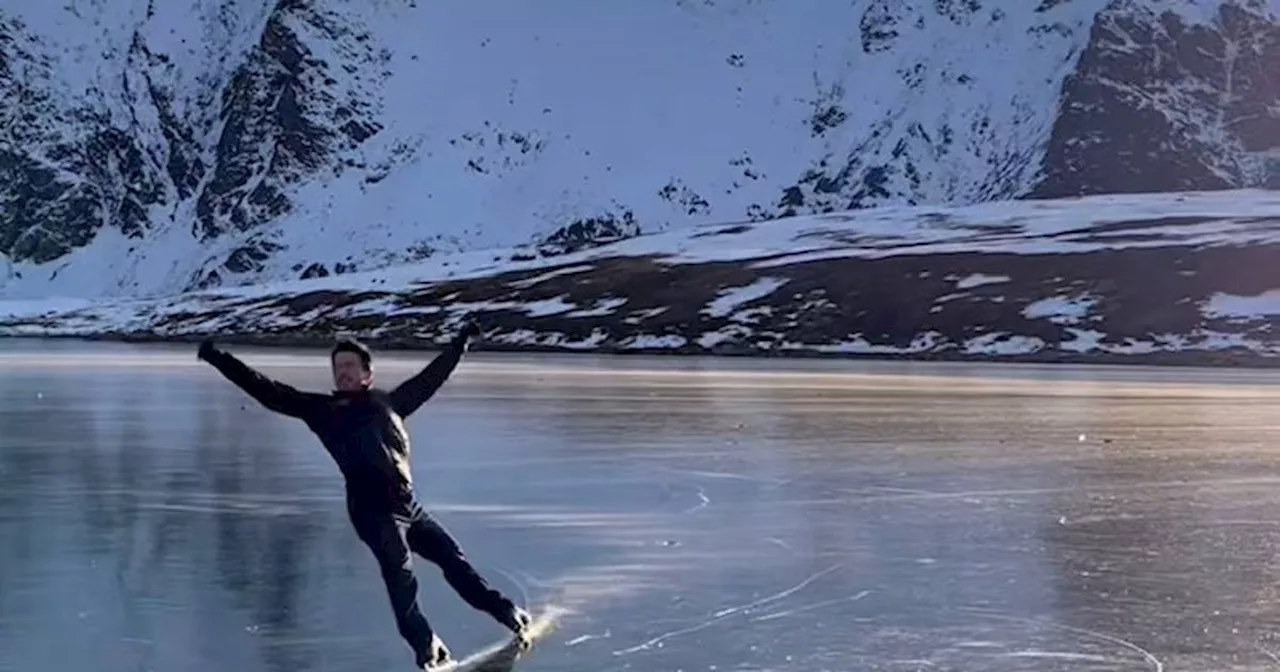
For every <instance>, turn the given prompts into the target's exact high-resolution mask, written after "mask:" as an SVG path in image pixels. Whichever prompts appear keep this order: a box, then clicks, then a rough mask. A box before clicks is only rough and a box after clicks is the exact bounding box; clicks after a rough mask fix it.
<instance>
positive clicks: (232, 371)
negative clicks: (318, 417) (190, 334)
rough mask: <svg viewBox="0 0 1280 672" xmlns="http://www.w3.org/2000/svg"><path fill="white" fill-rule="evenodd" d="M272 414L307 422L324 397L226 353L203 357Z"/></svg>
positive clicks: (219, 352) (217, 351) (217, 350)
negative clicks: (280, 379) (269, 374)
mask: <svg viewBox="0 0 1280 672" xmlns="http://www.w3.org/2000/svg"><path fill="white" fill-rule="evenodd" d="M201 358H202V359H204V360H205V361H207V362H209V363H210V364H212V365H213V368H215V369H217V370H218V372H219V373H221V374H222V375H223V376H225V377H226V379H227V380H229V381H231V382H232V383H235V384H236V386H237V387H239V388H240V389H242V390H244V391H245V392H247V393H248V394H249V396H251V397H253V398H254V399H255V400H257V402H258V403H260V404H262V405H263V406H264V407H266V408H267V409H268V410H271V411H275V412H276V413H280V414H282V415H287V416H289V417H291V418H298V419H300V420H305V419H307V418H308V417H310V416H311V415H312V414H313V413H314V412H315V411H316V409H318V408H319V407H320V404H321V402H322V401H323V399H324V395H319V394H314V393H309V392H302V391H300V390H298V389H296V388H293V387H291V386H289V385H286V384H284V383H281V382H279V381H275V380H272V379H270V378H268V377H266V376H264V375H262V374H261V373H258V372H257V371H255V370H253V369H252V368H250V367H249V366H248V365H247V364H245V363H244V362H242V361H240V360H239V359H236V357H235V356H234V355H232V354H231V353H229V352H226V351H224V350H219V349H216V348H214V349H211V350H210V351H209V352H208V353H207V354H205V355H203V356H202V357H201Z"/></svg>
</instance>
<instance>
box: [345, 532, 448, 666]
mask: <svg viewBox="0 0 1280 672" xmlns="http://www.w3.org/2000/svg"><path fill="white" fill-rule="evenodd" d="M354 522H355V527H356V534H358V535H359V536H360V540H361V541H363V542H364V543H365V544H366V545H368V546H369V550H371V551H373V555H374V557H375V558H377V560H378V569H379V570H381V572H382V580H383V582H384V583H385V584H386V588H387V596H388V597H390V598H391V611H392V613H393V614H394V616H395V619H396V629H397V630H399V631H400V636H401V637H403V638H404V641H405V642H406V643H408V644H409V647H410V648H411V649H413V654H414V657H415V662H416V663H417V665H418V667H420V668H421V667H424V666H426V665H427V664H428V663H430V664H438V663H439V662H442V661H438V660H435V659H434V658H435V657H436V656H435V655H434V654H435V653H436V652H434V651H433V650H432V649H433V646H432V643H433V642H432V640H433V639H434V634H433V633H432V631H431V625H430V624H429V623H428V622H427V618H426V617H425V616H423V615H422V610H421V609H419V608H418V580H417V578H415V577H414V575H413V558H412V556H410V555H409V546H408V543H407V541H406V539H405V529H404V525H403V524H402V523H397V522H396V521H395V520H394V519H393V518H391V517H389V516H388V517H386V518H369V519H359V520H356V521H354ZM446 653H447V650H446Z"/></svg>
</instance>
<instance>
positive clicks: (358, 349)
mask: <svg viewBox="0 0 1280 672" xmlns="http://www.w3.org/2000/svg"><path fill="white" fill-rule="evenodd" d="M339 352H354V353H356V356H358V357H359V358H360V361H361V362H363V363H364V370H365V371H369V370H371V369H372V367H373V353H372V352H369V348H368V347H366V346H365V344H364V343H361V342H360V341H357V340H355V339H354V338H344V339H341V340H339V341H338V342H337V343H335V344H334V346H333V350H330V351H329V361H330V362H332V361H333V358H334V357H337V356H338V353H339Z"/></svg>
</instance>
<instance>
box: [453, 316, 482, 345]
mask: <svg viewBox="0 0 1280 672" xmlns="http://www.w3.org/2000/svg"><path fill="white" fill-rule="evenodd" d="M479 335H480V325H478V324H476V323H475V322H474V321H473V320H471V319H469V318H468V319H466V320H463V322H462V327H461V328H460V329H458V335H457V336H454V337H453V346H454V347H456V348H458V349H460V350H466V349H467V345H468V344H469V343H470V341H471V339H473V338H475V337H476V336H479Z"/></svg>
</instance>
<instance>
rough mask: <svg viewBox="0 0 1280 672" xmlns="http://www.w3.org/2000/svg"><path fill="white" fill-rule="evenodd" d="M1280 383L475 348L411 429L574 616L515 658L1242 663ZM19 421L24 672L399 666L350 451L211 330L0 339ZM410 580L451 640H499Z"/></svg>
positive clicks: (673, 664) (1115, 665) (5, 461)
mask: <svg viewBox="0 0 1280 672" xmlns="http://www.w3.org/2000/svg"><path fill="white" fill-rule="evenodd" d="M238 352H239V353H240V354H241V355H243V356H244V357H245V359H246V360H247V361H248V362H249V363H251V364H254V365H256V366H260V367H262V369H263V370H264V371H266V372H267V373H269V374H271V375H273V376H276V377H278V378H280V379H282V380H285V381H287V382H290V383H293V384H296V385H299V386H301V387H304V388H308V389H323V386H324V385H325V380H324V373H325V370H324V362H323V355H322V354H321V353H318V352H287V351H281V350H271V351H262V350H253V349H243V350H239V351H238ZM423 363H424V360H423V359H421V358H410V357H402V356H395V357H392V356H385V357H382V358H380V360H379V370H378V371H379V376H380V377H381V379H382V381H383V382H385V383H387V384H391V383H394V382H395V381H397V380H399V379H401V378H403V377H405V376H408V375H410V374H411V373H412V372H413V371H414V370H415V369H416V367H417V366H419V365H421V364H423ZM1277 383H1280V373H1270V372H1251V371H1244V370H1230V371H1196V370H1185V369H1181V370H1169V369H1163V370H1162V369H1143V368H1126V367H1109V368H1106V369H1101V370H1099V369H1090V368H1078V367H1071V366H1062V365H1053V366H989V365H988V366H977V365H936V364H911V363H858V364H852V363H837V362H829V361H823V362H813V361H788V362H784V363H779V362H777V361H749V360H732V361H722V360H721V361H718V360H700V359H685V358H682V359H679V360H671V359H667V358H656V359H655V358H641V357H636V358H624V359H621V360H618V359H603V358H601V359H596V358H591V357H574V358H564V357H561V358H555V357H539V358H529V357H512V356H492V357H479V356H477V357H473V358H470V359H468V360H467V362H465V363H464V364H463V365H462V367H461V368H460V369H459V371H458V373H457V374H456V377H455V378H454V380H452V381H451V382H450V383H449V384H448V385H447V386H446V387H445V388H444V389H443V390H442V392H441V393H440V395H439V396H438V397H437V398H435V399H433V400H432V401H431V402H430V403H429V404H428V405H427V406H426V407H424V409H423V410H422V411H420V412H419V413H418V414H417V415H415V416H414V417H413V418H411V420H410V422H409V426H410V429H411V431H412V432H413V433H414V436H415V437H416V440H417V443H416V445H415V452H414V462H415V466H416V475H417V483H418V487H419V489H420V492H421V497H422V499H423V500H424V502H425V503H426V504H427V505H428V506H429V507H430V508H431V510H432V511H433V512H435V513H436V515H437V516H438V517H439V518H440V519H441V520H442V521H443V522H444V523H445V524H446V525H448V527H449V528H450V529H451V530H452V532H453V533H454V534H455V535H456V536H457V537H458V538H459V540H460V541H461V543H462V544H463V546H464V548H465V549H466V550H467V552H468V553H469V555H470V556H471V558H472V559H473V560H474V561H475V562H476V563H477V566H478V569H479V570H480V571H481V572H482V573H484V574H485V575H486V576H487V577H490V579H491V580H492V582H493V584H494V585H495V586H497V587H498V588H499V589H501V590H503V591H506V592H509V593H511V594H512V595H514V596H516V597H518V598H519V599H521V600H529V601H532V602H534V603H544V602H547V601H554V602H556V603H559V604H561V605H563V606H565V607H568V608H571V609H573V610H574V611H575V613H573V614H570V615H569V616H568V617H567V618H566V619H565V620H564V621H563V623H562V626H561V628H560V629H559V630H558V631H557V632H555V633H553V634H552V635H551V636H550V637H548V638H547V639H546V640H544V641H543V642H542V643H541V644H540V646H539V650H538V651H537V652H536V653H535V654H534V655H533V656H531V657H530V658H528V659H526V660H525V661H522V662H521V664H520V669H523V670H529V671H530V672H536V671H537V670H546V671H551V670H566V671H568V670H573V671H575V672H578V671H582V670H624V669H633V670H713V669H714V670H778V671H782V672H788V671H792V670H795V671H797V672H814V671H816V670H833V671H840V672H844V671H851V670H858V671H862V670H866V671H870V672H890V671H893V672H896V671H899V670H960V671H969V670H972V671H975V672H1011V671H1019V672H1021V671H1028V672H1030V671H1035V672H1068V671H1070V672H1076V671H1089V672H1095V671H1104V670H1105V671H1112V670H1115V671H1127V670H1132V671H1143V670H1152V671H1154V670H1169V671H1171V672H1172V671H1174V670H1188V671H1192V670H1194V671H1197V672H1210V671H1212V672H1239V671H1245V670H1270V669H1274V666H1275V662H1274V661H1275V658H1274V654H1275V652H1276V651H1277V649H1278V648H1280V647H1277V646H1276V644H1275V640H1274V637H1275V634H1274V628H1273V627H1272V626H1273V624H1274V623H1275V622H1276V620H1277V618H1280V607H1278V606H1277V601H1276V600H1275V597H1274V596H1275V591H1276V588H1275V586H1276V576H1275V572H1274V571H1273V566H1274V549H1275V547H1276V543H1277V540H1278V537H1277V527H1276V524H1275V520H1276V519H1277V517H1278V514H1280V487H1278V486H1280V476H1276V475H1274V474H1273V473H1272V472H1273V471H1274V462H1275V456H1274V452H1275V451H1274V446H1273V444H1274V441H1272V436H1271V434H1272V432H1271V428H1272V427H1273V426H1274V408H1275V407H1276V404H1277V403H1280V386H1278V385H1277ZM0 417H2V418H3V422H4V429H5V431H4V432H3V433H0V483H2V484H3V488H0V572H2V576H3V579H4V580H3V581H0V605H3V609H0V670H17V671H25V670H36V669H40V670H43V669H88V668H89V667H90V666H91V667H92V668H93V669H108V670H134V669H154V670H178V669H180V670H186V671H190V672H204V671H206V670H208V671H214V670H217V671H219V672H221V671H223V670H229V669H236V670H243V671H244V672H266V671H271V672H285V671H289V672H295V671H297V670H313V669H315V670H318V669H334V670H336V669H374V670H394V669H409V660H408V656H409V654H408V651H407V649H405V648H404V646H403V645H402V644H401V643H400V641H399V639H398V636H397V635H396V634H395V628H394V625H393V623H392V620H391V616H390V612H389V608H388V606H387V604H386V598H385V596H384V595H383V593H382V592H381V586H380V582H379V577H378V573H377V569H376V567H375V566H374V564H373V562H372V560H371V558H370V557H369V556H368V552H367V551H366V550H365V549H364V547H362V546H361V545H360V542H359V541H358V540H357V539H356V538H355V535H354V534H352V533H351V532H350V531H349V529H348V525H347V523H346V520H345V513H344V511H343V503H342V494H341V485H340V480H339V477H338V475H337V470H336V468H335V467H334V466H333V465H332V464H331V463H330V462H329V458H328V457H327V456H326V455H325V453H324V452H323V450H321V449H320V448H319V446H318V445H317V443H316V442H315V440H314V439H313V438H311V437H310V436H309V435H308V433H307V431H306V430H305V428H303V427H302V426H301V424H300V423H297V422H296V421H291V420H287V419H283V418H279V417H275V416H272V415H270V414H269V413H267V412H266V411H263V410H261V409H260V408H258V407H257V406H256V405H255V404H254V403H253V402H251V401H249V400H248V399H247V398H246V397H245V396H244V395H243V394H242V393H240V392H239V391H238V390H236V389H235V388H234V387H232V386H231V385H230V384H229V383H226V382H225V381H223V380H221V379H220V378H219V377H218V376H217V374H216V373H214V372H213V371H211V370H209V369H208V367H206V366H205V365H202V364H200V363H198V362H196V361H195V358H194V357H193V353H192V352H191V348H190V347H186V346H183V347H175V346H148V347H143V346H130V345H121V344H99V345H84V344H78V343H73V342H66V341H61V342H56V343H52V344H50V343H41V342H27V341H15V340H0ZM1082 435H1083V437H1084V438H1083V439H1081V436H1082ZM418 574H419V578H420V582H421V586H422V587H421V591H422V596H423V604H424V606H425V608H426V610H427V613H428V615H429V616H430V617H431V618H432V620H433V622H434V623H435V625H436V627H437V629H438V630H439V631H440V633H441V635H442V636H443V637H444V638H445V640H446V641H447V642H448V643H449V644H450V645H451V646H452V647H453V648H454V650H455V651H461V652H465V651H470V650H474V649H475V648H476V647H477V646H480V645H482V644H484V643H487V642H489V641H492V639H493V638H494V637H495V636H496V635H497V634H499V632H500V631H499V630H498V627H497V626H496V625H494V624H493V623H491V622H490V621H489V620H488V619H487V617H484V616H482V615H479V614H477V613H475V612H473V611H471V610H470V608H469V607H467V606H466V605H464V604H463V603H462V602H461V601H460V600H459V599H458V598H457V597H456V596H454V595H452V594H451V592H450V591H449V589H448V588H447V587H446V586H445V584H444V582H443V580H441V578H440V575H439V572H437V571H435V570H434V569H432V568H429V567H425V566H421V565H420V566H419V571H418ZM67 633H74V637H68V636H67Z"/></svg>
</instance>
